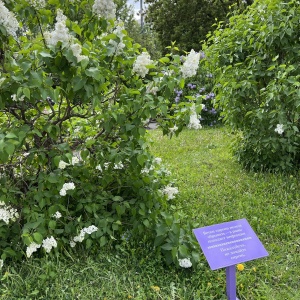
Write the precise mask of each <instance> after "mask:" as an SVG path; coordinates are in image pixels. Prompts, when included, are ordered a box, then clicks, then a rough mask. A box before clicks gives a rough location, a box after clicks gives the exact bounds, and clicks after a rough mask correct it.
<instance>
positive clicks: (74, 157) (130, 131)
mask: <svg viewBox="0 0 300 300" xmlns="http://www.w3.org/2000/svg"><path fill="white" fill-rule="evenodd" d="M115 7H116V6H115V4H114V3H113V2H112V1H111V0H96V1H74V0H73V1H67V0H49V1H38V0H31V1H25V0H17V1H5V2H4V1H0V13H1V20H0V43H1V47H0V49H1V50H0V120H1V123H0V174H1V176H0V201H1V202H0V203H1V207H0V218H1V220H0V255H1V258H2V259H3V260H5V259H7V258H12V259H21V258H22V257H23V256H26V257H28V258H29V257H33V256H34V257H38V256H40V255H43V254H47V253H49V254H50V255H51V253H53V252H54V251H58V252H62V251H63V250H64V249H69V251H73V250H72V249H75V250H74V251H76V248H78V247H85V249H93V247H94V249H95V250H97V251H99V248H100V247H103V246H104V245H106V244H114V243H118V241H121V240H122V236H123V235H124V234H125V233H128V232H130V238H132V239H134V238H136V239H138V238H139V237H140V236H143V237H146V238H147V239H148V240H149V241H151V240H152V241H153V243H154V246H155V248H156V250H157V251H158V252H162V253H163V254H164V255H165V257H166V260H167V262H168V263H172V262H175V263H176V264H177V265H178V259H184V258H186V257H190V258H191V261H193V262H195V261H196V260H197V251H194V250H193V249H194V247H195V241H194V239H193V238H192V231H191V225H190V224H186V227H185V228H184V226H182V225H181V221H180V220H181V219H182V215H180V214H179V213H174V212H173V211H172V208H171V207H172V205H171V202H172V199H173V198H174V197H175V195H176V194H177V193H178V190H177V188H176V187H174V186H173V185H172V182H170V179H169V178H168V176H167V171H166V170H165V169H163V166H162V165H161V164H160V159H159V158H154V157H152V156H151V155H150V153H149V151H148V145H147V142H146V138H145V136H146V129H145V126H144V122H145V120H147V119H149V118H155V117H156V116H158V115H159V116H160V118H159V122H160V126H161V127H162V128H163V130H164V132H170V130H173V131H174V130H175V129H176V132H177V133H178V132H180V130H181V129H182V127H183V126H184V124H186V123H187V122H188V121H189V119H190V113H191V109H190V107H192V105H193V101H191V103H185V104H184V105H182V106H179V105H178V106H177V105H176V104H172V102H173V99H171V100H170V98H172V95H173V91H174V88H175V87H183V86H184V84H185V79H186V78H187V77H188V75H189V74H190V75H191V74H194V73H195V72H196V70H197V64H198V63H199V60H198V56H197V54H196V53H193V60H192V65H190V66H187V63H186V64H185V65H184V66H183V65H182V63H181V60H180V57H179V56H178V55H172V54H168V55H167V56H166V57H163V58H161V59H160V60H158V61H153V60H152V59H151V58H150V56H149V54H148V53H146V50H145V49H140V46H139V45H137V44H133V43H132V40H131V39H130V38H129V37H128V36H127V33H126V31H125V30H124V28H123V26H122V24H119V23H118V22H117V21H116V20H115V19H114V18H115ZM187 61H188V60H187ZM189 67H191V68H192V70H191V71H189V70H188V68H189ZM182 73H184V76H182V75H183V74H182ZM170 103H171V104H170ZM170 105H171V106H172V115H170V114H169V113H168V112H169V110H168V107H169V106H170ZM174 128H175V129H174ZM162 191H164V192H162Z"/></svg>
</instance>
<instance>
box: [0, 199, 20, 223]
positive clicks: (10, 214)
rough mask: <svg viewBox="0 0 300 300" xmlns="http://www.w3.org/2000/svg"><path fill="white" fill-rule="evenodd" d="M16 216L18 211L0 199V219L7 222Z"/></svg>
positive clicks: (13, 219)
mask: <svg viewBox="0 0 300 300" xmlns="http://www.w3.org/2000/svg"><path fill="white" fill-rule="evenodd" d="M18 217H19V213H18V211H17V210H16V209H15V208H13V207H11V206H10V205H6V204H5V203H4V202H3V201H0V220H2V221H4V222H5V223H6V224H9V222H10V220H11V221H15V220H16V219H17V218H18Z"/></svg>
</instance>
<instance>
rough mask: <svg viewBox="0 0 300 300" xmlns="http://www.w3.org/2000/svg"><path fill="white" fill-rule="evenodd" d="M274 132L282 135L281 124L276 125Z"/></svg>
mask: <svg viewBox="0 0 300 300" xmlns="http://www.w3.org/2000/svg"><path fill="white" fill-rule="evenodd" d="M274 131H275V132H277V133H278V134H283V133H284V129H283V124H277V126H276V128H275V130H274Z"/></svg>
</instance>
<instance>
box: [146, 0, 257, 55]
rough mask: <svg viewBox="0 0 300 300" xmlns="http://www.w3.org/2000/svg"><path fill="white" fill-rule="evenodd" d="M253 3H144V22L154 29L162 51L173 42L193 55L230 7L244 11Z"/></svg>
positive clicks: (205, 0)
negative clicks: (146, 5)
mask: <svg viewBox="0 0 300 300" xmlns="http://www.w3.org/2000/svg"><path fill="white" fill-rule="evenodd" d="M252 2H253V1H252V0H247V1H245V0H244V1H241V0H190V1H185V0H146V3H147V4H148V9H147V15H146V21H147V22H149V23H151V24H152V25H153V29H154V30H155V31H156V32H157V33H158V35H159V39H160V41H161V43H162V45H163V46H164V47H167V46H169V45H170V44H171V42H174V41H176V44H177V46H179V48H181V49H184V50H186V51H189V50H191V49H194V50H196V51H198V50H200V48H201V41H202V40H204V39H205V37H206V35H207V33H208V32H209V31H211V30H212V25H213V24H215V23H217V22H219V21H224V20H225V19H226V16H227V14H228V13H229V12H230V7H232V6H236V7H238V8H239V9H244V8H245V7H246V6H247V5H250V4H252Z"/></svg>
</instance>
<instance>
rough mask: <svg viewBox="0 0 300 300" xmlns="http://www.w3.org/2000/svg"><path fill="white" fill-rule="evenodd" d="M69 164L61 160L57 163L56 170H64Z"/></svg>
mask: <svg viewBox="0 0 300 300" xmlns="http://www.w3.org/2000/svg"><path fill="white" fill-rule="evenodd" d="M68 165H69V164H68V163H66V162H64V161H63V160H60V161H59V163H58V168H59V169H62V170H63V169H65V168H66V167H67V166H68Z"/></svg>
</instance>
